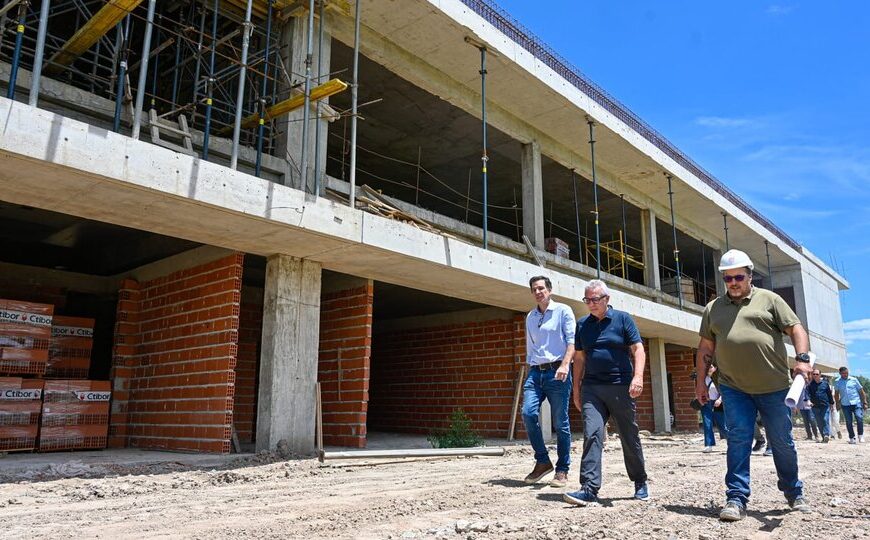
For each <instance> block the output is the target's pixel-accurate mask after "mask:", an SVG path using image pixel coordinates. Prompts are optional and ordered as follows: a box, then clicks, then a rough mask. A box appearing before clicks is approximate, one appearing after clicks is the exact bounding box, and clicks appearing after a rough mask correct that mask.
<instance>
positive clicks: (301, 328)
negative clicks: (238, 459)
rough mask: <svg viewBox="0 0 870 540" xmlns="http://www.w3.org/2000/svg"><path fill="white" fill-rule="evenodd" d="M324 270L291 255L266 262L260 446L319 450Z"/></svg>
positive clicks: (293, 450)
mask: <svg viewBox="0 0 870 540" xmlns="http://www.w3.org/2000/svg"><path fill="white" fill-rule="evenodd" d="M320 269H321V268H320V264H319V263H315V262H312V261H308V260H304V259H296V258H294V257H289V256H287V255H273V256H271V257H269V260H268V262H267V263H266V290H265V293H264V298H263V338H262V342H261V347H260V386H259V394H258V403H257V451H260V450H272V449H274V448H275V447H276V446H277V444H278V441H280V440H281V439H286V440H287V442H288V443H289V445H290V450H291V451H292V452H294V453H298V454H303V455H304V454H311V453H313V452H314V448H315V444H314V425H315V390H316V384H317V355H318V348H319V343H320V279H321V273H320Z"/></svg>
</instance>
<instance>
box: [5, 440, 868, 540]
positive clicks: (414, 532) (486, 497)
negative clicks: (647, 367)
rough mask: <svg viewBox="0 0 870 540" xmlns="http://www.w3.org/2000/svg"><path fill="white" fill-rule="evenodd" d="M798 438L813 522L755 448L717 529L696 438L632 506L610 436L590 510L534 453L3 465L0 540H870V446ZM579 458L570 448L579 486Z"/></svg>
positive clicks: (705, 460) (653, 464)
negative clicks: (565, 496) (734, 509)
mask: <svg viewBox="0 0 870 540" xmlns="http://www.w3.org/2000/svg"><path fill="white" fill-rule="evenodd" d="M802 432H803V430H802V429H801V430H800V432H798V431H797V430H796V431H795V435H796V436H797V439H798V441H797V444H798V452H799V455H800V467H801V477H802V479H803V480H804V482H805V484H806V495H807V497H808V498H809V499H810V501H811V502H812V503H813V506H814V511H813V512H812V513H808V514H807V513H797V512H789V511H788V509H787V506H786V503H785V500H784V498H783V496H782V495H781V493H780V492H779V491H777V489H776V474H775V471H774V468H773V462H772V459H771V458H769V457H763V456H761V455H760V454H759V455H753V458H752V480H753V482H752V488H753V494H752V500H751V502H750V508H749V515H748V517H747V518H746V519H745V520H743V521H742V522H738V523H730V524H726V523H721V522H719V520H718V519H717V516H718V512H719V509H720V507H721V504H722V503H723V493H724V487H723V480H722V479H723V476H724V473H725V454H724V449H725V446H724V445H719V446H717V447H716V448H717V451H716V452H714V453H712V454H704V453H702V452H701V450H702V446H703V445H702V443H701V440H700V438H699V437H698V435H696V434H695V435H684V436H680V435H677V436H674V437H646V438H645V439H644V450H645V454H646V459H647V469H648V473H649V476H650V480H649V485H650V490H651V494H652V500H651V501H649V502H640V501H635V500H634V499H633V498H632V497H631V495H632V492H633V485H632V484H631V482H630V481H629V479H628V478H627V476H626V474H625V469H624V467H623V463H622V453H621V450H620V448H619V442H618V439H616V438H611V439H610V440H609V442H608V445H607V448H606V452H605V457H604V459H605V462H604V485H603V487H602V489H601V492H600V493H599V495H600V497H601V500H602V503H601V504H600V505H596V506H594V507H587V508H576V507H571V506H569V505H567V504H565V503H563V502H562V492H563V491H564V490H562V489H554V488H550V487H549V486H547V485H546V484H543V483H542V484H538V485H535V486H527V485H524V484H523V483H522V481H521V479H522V477H523V476H524V475H525V474H526V473H528V472H529V470H531V467H532V465H533V460H532V453H531V449H530V448H529V447H528V446H515V447H509V448H508V449H507V452H506V454H505V456H503V457H472V458H454V459H428V460H417V461H404V462H390V463H381V464H378V465H372V464H358V463H349V462H344V463H339V464H332V465H326V466H325V465H321V464H320V463H318V462H317V461H316V460H312V459H295V460H291V461H284V460H277V458H276V457H275V456H273V455H271V454H260V455H256V456H249V457H244V458H242V457H240V458H238V459H235V460H230V461H229V462H228V463H227V464H226V465H224V466H221V467H220V468H217V469H213V468H205V469H203V468H190V467H188V466H185V465H182V464H180V463H164V464H159V465H136V466H120V465H108V466H94V465H84V464H78V465H76V463H75V462H72V463H69V464H67V465H63V466H53V467H49V468H48V469H45V468H44V469H42V470H39V471H30V472H21V471H16V472H7V473H4V472H3V468H4V467H3V458H0V537H2V538H42V537H52V538H79V537H86V538H91V537H94V538H163V537H174V538H178V537H186V538H203V539H205V538H209V539H211V538H249V537H258V538H259V537H284V538H444V539H460V538H461V539H469V540H470V539H474V540H482V539H484V538H536V539H546V540H550V539H561V538H641V537H644V538H662V539H669V538H696V539H701V540H705V539H715V538H798V537H804V538H820V537H823V536H826V537H830V538H870V460H868V456H870V446H867V445H858V446H853V445H848V444H846V441H845V440H836V439H835V440H833V441H832V442H831V443H829V444H816V443H813V442H810V441H805V440H803V439H802V435H803V433H802ZM580 448H581V447H580V443H579V442H575V444H574V449H573V451H572V458H573V459H574V465H573V467H572V470H571V473H570V478H571V482H570V483H569V489H570V490H573V489H576V487H577V465H578V463H579V458H580ZM552 454H553V455H554V454H555V451H553V452H552ZM6 459H8V458H6Z"/></svg>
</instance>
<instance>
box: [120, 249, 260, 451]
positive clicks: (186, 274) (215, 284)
mask: <svg viewBox="0 0 870 540" xmlns="http://www.w3.org/2000/svg"><path fill="white" fill-rule="evenodd" d="M242 261H243V254H240V253H238V254H234V255H230V256H227V257H224V258H221V259H218V260H215V261H212V262H210V263H206V264H202V265H198V266H195V267H192V268H187V269H184V270H179V271H176V272H173V273H171V274H169V275H166V276H163V277H160V278H157V279H154V280H151V281H148V282H144V283H141V284H139V287H138V288H139V290H138V297H139V298H138V302H136V301H135V300H133V298H131V299H130V301H129V305H124V306H123V307H124V308H125V309H124V310H123V312H124V313H135V315H133V316H132V317H128V319H133V321H128V322H130V325H129V327H127V328H125V332H126V334H124V333H122V334H119V335H118V336H116V342H115V358H116V364H117V361H118V360H120V359H122V358H125V359H126V362H128V363H130V364H133V366H132V374H131V376H130V379H129V400H128V401H127V404H126V405H127V407H126V408H127V411H126V419H127V422H126V424H122V423H118V424H116V425H115V426H114V427H113V434H114V436H115V439H114V440H115V441H116V443H117V441H118V440H119V439H120V438H121V437H123V436H124V435H126V439H127V442H128V444H129V445H130V446H134V447H140V448H160V449H171V450H189V451H200V452H223V453H226V452H229V451H230V436H231V427H232V416H233V394H234V389H235V386H234V383H235V372H234V369H235V364H236V354H237V343H238V332H239V304H240V290H241V276H242ZM127 285H128V287H129V289H131V290H132V289H133V286H132V284H129V283H128V284H127ZM121 308H122V305H121V302H119V310H118V312H119V319H120V314H121V313H122V309H121ZM119 324H120V322H119ZM124 336H125V337H124ZM121 337H124V339H120V338H121ZM119 340H120V341H119ZM127 347H131V348H127ZM122 353H123V354H122ZM115 370H116V375H117V374H118V372H117V367H116V368H115ZM116 385H117V383H116ZM113 412H114V411H113ZM117 414H118V415H123V412H122V411H120V410H119V411H118V412H117ZM116 419H117V420H119V421H120V420H121V419H122V416H118V417H117V418H116Z"/></svg>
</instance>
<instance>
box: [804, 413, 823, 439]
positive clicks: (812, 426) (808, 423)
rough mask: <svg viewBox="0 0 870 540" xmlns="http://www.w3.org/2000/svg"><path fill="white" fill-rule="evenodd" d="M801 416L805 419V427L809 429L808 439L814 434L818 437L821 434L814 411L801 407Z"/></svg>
mask: <svg viewBox="0 0 870 540" xmlns="http://www.w3.org/2000/svg"><path fill="white" fill-rule="evenodd" d="M800 411H801V416H802V417H803V419H804V429H805V430H807V439H812V438H813V434H815V436H816V437H818V436H819V428H818V427H817V426H816V421H815V420H814V419H813V412H812V410H811V409H801V410H800Z"/></svg>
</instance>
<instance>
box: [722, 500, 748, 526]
mask: <svg viewBox="0 0 870 540" xmlns="http://www.w3.org/2000/svg"><path fill="white" fill-rule="evenodd" d="M745 517H746V507H745V506H743V505H742V504H740V503H739V502H737V501H728V504H726V505H725V508H723V509H722V511H721V512H719V519H721V520H722V521H740V520H741V519H743V518H745Z"/></svg>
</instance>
